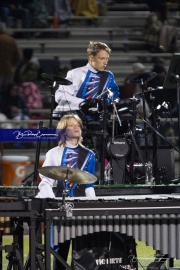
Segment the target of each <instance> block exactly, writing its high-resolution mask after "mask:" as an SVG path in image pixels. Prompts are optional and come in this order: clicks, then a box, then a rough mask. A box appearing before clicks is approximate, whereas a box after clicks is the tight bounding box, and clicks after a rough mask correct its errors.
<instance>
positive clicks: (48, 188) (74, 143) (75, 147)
mask: <svg viewBox="0 0 180 270" xmlns="http://www.w3.org/2000/svg"><path fill="white" fill-rule="evenodd" d="M57 129H58V130H59V132H60V140H59V143H58V146H56V147H54V148H52V149H50V150H49V151H48V152H47V153H46V159H45V161H44V163H43V167H44V166H66V167H71V168H74V169H80V170H84V171H87V172H89V173H91V174H93V175H94V172H95V154H94V152H93V151H91V150H89V149H87V148H85V147H84V146H83V145H82V136H81V132H82V121H81V119H80V118H79V116H78V115H76V114H66V115H64V116H63V117H62V118H61V120H60V121H59V123H58V125H57ZM40 178H41V182H40V184H39V186H38V188H39V193H38V194H37V196H36V198H55V196H56V197H61V196H62V192H63V190H64V188H65V187H63V182H60V181H57V180H54V179H50V178H48V177H45V176H43V175H42V174H40ZM93 185H94V183H90V184H83V185H80V186H78V185H77V184H76V183H70V184H69V186H68V187H67V188H68V189H69V191H68V195H69V196H71V197H73V196H87V197H94V196H95V191H94V187H93ZM54 186H57V193H56V195H55V194H54V192H53V187H54Z"/></svg>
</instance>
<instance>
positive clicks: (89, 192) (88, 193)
mask: <svg viewBox="0 0 180 270" xmlns="http://www.w3.org/2000/svg"><path fill="white" fill-rule="evenodd" d="M85 194H86V197H96V194H95V190H94V188H93V187H88V188H86V189H85Z"/></svg>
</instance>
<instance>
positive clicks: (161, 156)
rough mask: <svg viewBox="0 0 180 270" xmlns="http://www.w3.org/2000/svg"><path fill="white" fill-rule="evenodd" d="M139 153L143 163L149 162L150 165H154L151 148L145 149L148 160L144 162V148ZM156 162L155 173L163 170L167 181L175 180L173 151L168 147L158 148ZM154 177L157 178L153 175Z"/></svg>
mask: <svg viewBox="0 0 180 270" xmlns="http://www.w3.org/2000/svg"><path fill="white" fill-rule="evenodd" d="M141 153H142V157H143V159H144V161H145V163H146V162H148V161H151V162H152V164H154V160H153V148H152V147H148V149H147V157H148V160H145V157H146V150H145V148H141ZM156 161H157V171H160V170H164V171H165V174H166V179H167V180H172V179H174V178H175V160H174V149H172V148H170V147H164V146H160V147H159V148H158V150H157V153H156ZM154 177H155V178H156V177H158V175H157V176H156V175H154ZM155 180H156V179H155Z"/></svg>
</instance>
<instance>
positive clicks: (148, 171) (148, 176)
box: [140, 78, 154, 185]
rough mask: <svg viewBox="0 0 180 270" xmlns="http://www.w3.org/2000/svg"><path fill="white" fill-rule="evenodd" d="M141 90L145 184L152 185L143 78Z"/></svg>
mask: <svg viewBox="0 0 180 270" xmlns="http://www.w3.org/2000/svg"><path fill="white" fill-rule="evenodd" d="M140 86H141V90H142V101H143V118H144V120H145V121H144V142H145V184H150V185H151V184H153V183H154V178H153V176H152V162H150V161H147V160H148V140H147V126H146V119H147V118H146V100H145V93H144V90H145V86H144V81H143V78H141V83H140Z"/></svg>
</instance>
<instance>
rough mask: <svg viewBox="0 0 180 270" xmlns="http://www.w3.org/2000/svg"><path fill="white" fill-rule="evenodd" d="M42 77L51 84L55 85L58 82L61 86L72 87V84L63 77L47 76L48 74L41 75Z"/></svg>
mask: <svg viewBox="0 0 180 270" xmlns="http://www.w3.org/2000/svg"><path fill="white" fill-rule="evenodd" d="M41 77H42V78H43V79H44V80H45V81H47V82H49V83H51V84H52V83H54V82H57V83H59V84H60V85H71V84H72V82H70V81H68V80H67V79H65V78H63V77H60V76H57V75H53V74H47V73H42V74H41Z"/></svg>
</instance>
